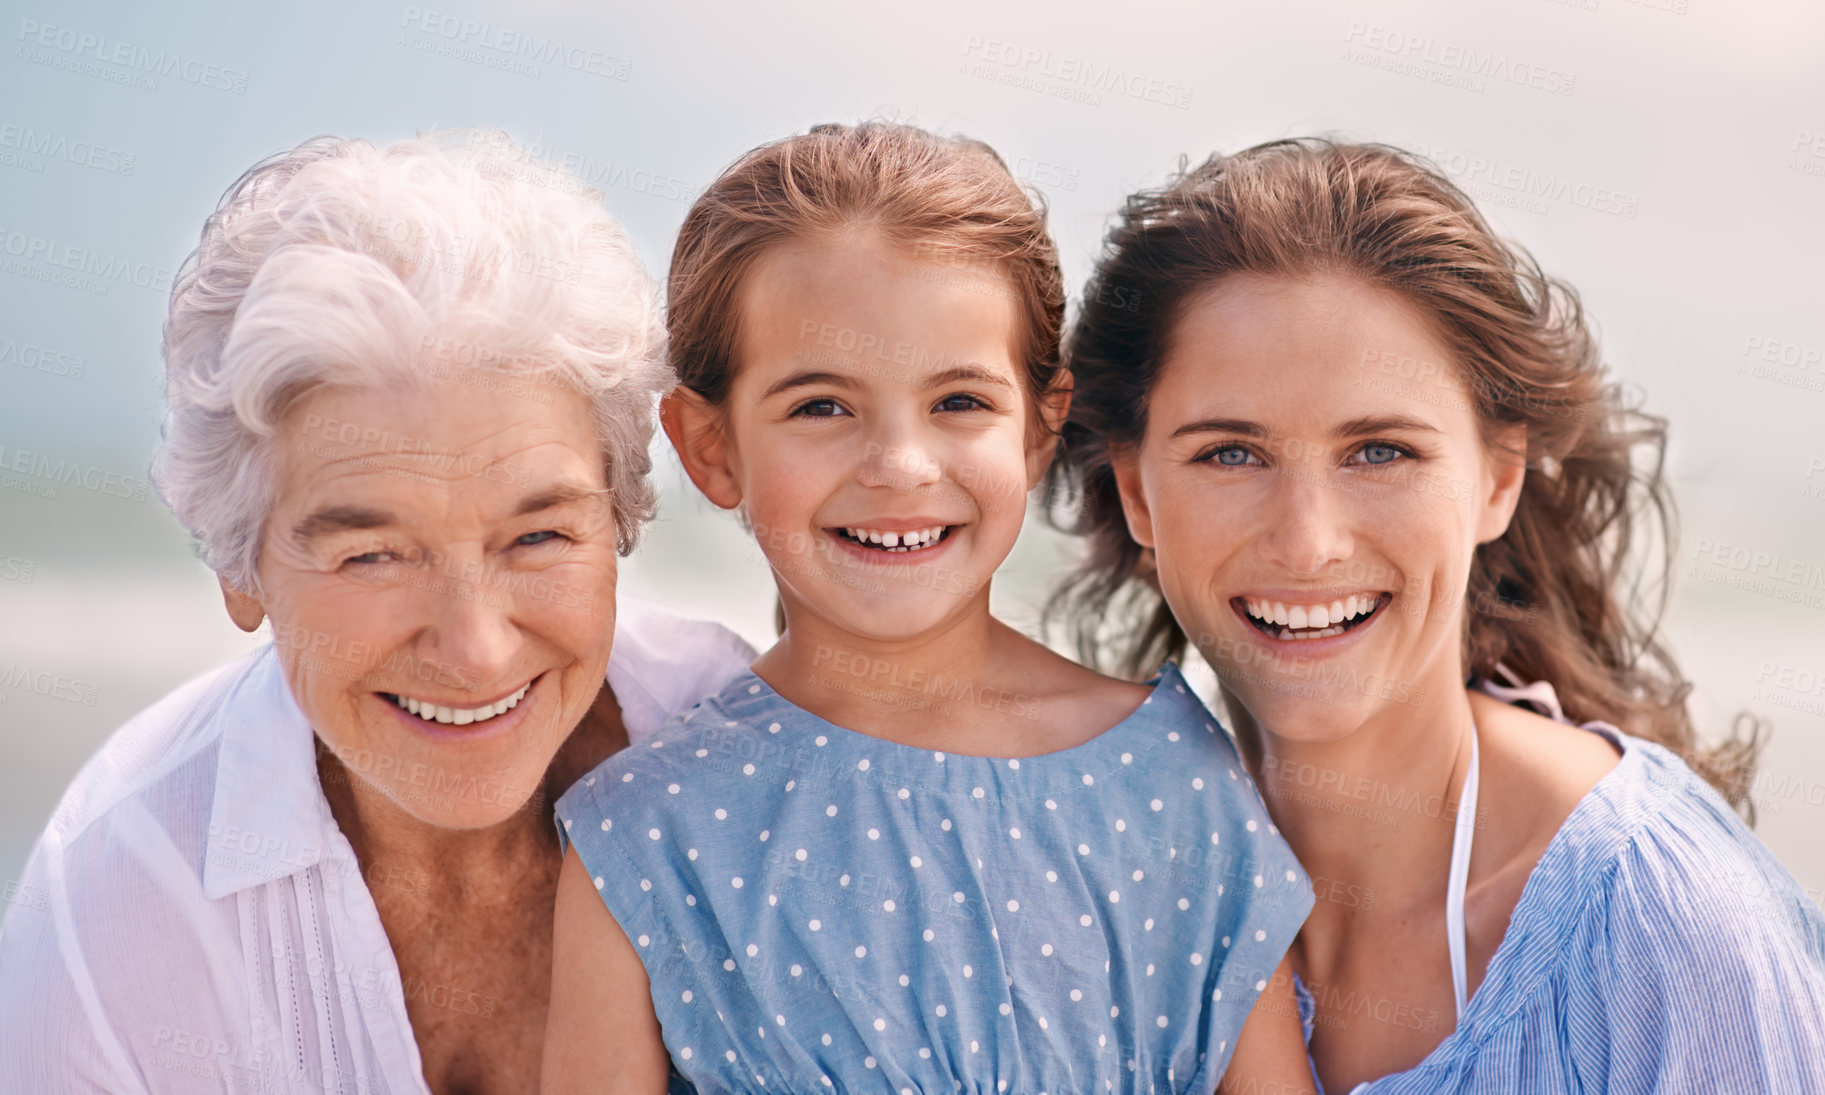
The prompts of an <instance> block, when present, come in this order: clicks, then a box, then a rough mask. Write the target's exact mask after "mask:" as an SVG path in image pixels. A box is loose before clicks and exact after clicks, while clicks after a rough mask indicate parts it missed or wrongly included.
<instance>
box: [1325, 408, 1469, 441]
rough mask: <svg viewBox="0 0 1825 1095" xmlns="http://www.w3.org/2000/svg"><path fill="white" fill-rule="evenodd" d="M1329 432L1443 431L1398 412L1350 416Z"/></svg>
mask: <svg viewBox="0 0 1825 1095" xmlns="http://www.w3.org/2000/svg"><path fill="white" fill-rule="evenodd" d="M1331 432H1332V434H1333V435H1335V436H1337V437H1361V436H1363V435H1364V434H1371V433H1397V432H1408V433H1443V432H1444V431H1443V430H1441V429H1439V428H1438V427H1437V426H1434V425H1433V424H1432V423H1430V422H1425V421H1422V420H1420V419H1417V418H1408V417H1407V416H1406V415H1399V414H1384V415H1364V416H1363V417H1361V418H1352V419H1350V420H1349V421H1348V422H1343V423H1340V424H1338V426H1337V428H1336V429H1334V430H1332V431H1331Z"/></svg>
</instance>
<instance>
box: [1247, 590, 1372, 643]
mask: <svg viewBox="0 0 1825 1095" xmlns="http://www.w3.org/2000/svg"><path fill="white" fill-rule="evenodd" d="M1393 599H1394V595H1393V594H1392V593H1387V592H1371V591H1364V592H1361V593H1350V594H1345V595H1343V596H1341V597H1332V598H1330V599H1329V600H1319V599H1317V598H1314V597H1310V596H1305V597H1299V598H1298V599H1297V600H1294V599H1291V598H1287V599H1280V598H1275V597H1267V596H1262V597H1231V598H1230V599H1229V603H1230V607H1231V608H1233V609H1235V611H1236V613H1237V615H1239V616H1241V617H1242V618H1243V619H1245V620H1247V621H1248V622H1249V623H1250V624H1252V625H1253V626H1254V628H1255V630H1256V631H1259V632H1261V634H1263V635H1266V636H1267V637H1268V638H1270V639H1278V640H1281V641H1291V642H1301V641H1310V640H1312V639H1328V638H1331V637H1333V636H1336V635H1342V634H1344V633H1345V632H1348V631H1353V630H1355V629H1356V628H1358V627H1361V626H1363V625H1364V624H1366V623H1368V622H1369V621H1370V620H1372V619H1374V618H1375V617H1376V616H1377V615H1379V614H1380V612H1381V610H1382V609H1383V608H1384V607H1385V606H1386V605H1387V604H1388V602H1389V601H1392V600H1393Z"/></svg>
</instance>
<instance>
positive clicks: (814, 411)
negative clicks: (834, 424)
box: [792, 399, 844, 418]
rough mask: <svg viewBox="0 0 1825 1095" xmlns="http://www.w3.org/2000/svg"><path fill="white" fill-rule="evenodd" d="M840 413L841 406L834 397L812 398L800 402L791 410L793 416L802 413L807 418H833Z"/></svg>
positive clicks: (841, 410) (841, 411)
mask: <svg viewBox="0 0 1825 1095" xmlns="http://www.w3.org/2000/svg"><path fill="white" fill-rule="evenodd" d="M842 413H844V411H843V408H842V407H841V406H839V405H838V404H837V401H836V400H834V399H812V400H809V401H807V402H804V403H800V404H799V405H798V406H797V407H795V408H794V409H793V411H792V414H793V416H794V417H797V416H798V415H804V416H805V417H807V418H835V417H836V416H837V415H839V414H842Z"/></svg>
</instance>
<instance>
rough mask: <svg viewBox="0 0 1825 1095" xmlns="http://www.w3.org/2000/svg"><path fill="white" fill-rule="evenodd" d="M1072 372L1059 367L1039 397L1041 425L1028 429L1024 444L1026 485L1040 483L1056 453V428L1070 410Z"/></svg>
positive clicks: (1030, 486)
mask: <svg viewBox="0 0 1825 1095" xmlns="http://www.w3.org/2000/svg"><path fill="white" fill-rule="evenodd" d="M1071 383H1072V381H1071V374H1070V373H1069V372H1066V371H1065V370H1064V369H1060V370H1058V372H1057V374H1056V375H1055V376H1054V378H1053V380H1052V390H1051V391H1049V392H1047V393H1046V395H1045V398H1043V399H1041V400H1040V401H1039V406H1038V408H1037V410H1038V414H1039V425H1040V427H1041V428H1040V429H1038V430H1033V431H1029V432H1030V433H1032V434H1034V435H1035V436H1033V438H1032V440H1031V441H1030V442H1029V443H1028V445H1027V489H1029V490H1031V489H1032V488H1034V487H1036V486H1038V485H1039V481H1040V479H1042V478H1043V477H1044V476H1045V474H1046V469H1047V468H1049V467H1051V466H1052V461H1053V459H1055V458H1056V457H1057V455H1058V445H1059V440H1060V438H1059V435H1058V432H1059V430H1061V429H1063V428H1064V424H1065V416H1066V415H1068V414H1070V412H1071Z"/></svg>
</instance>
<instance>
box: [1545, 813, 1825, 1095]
mask: <svg viewBox="0 0 1825 1095" xmlns="http://www.w3.org/2000/svg"><path fill="white" fill-rule="evenodd" d="M1682 805H1685V804H1682ZM1700 812H1702V813H1706V814H1709V815H1711V816H1707V817H1703V818H1688V817H1677V816H1676V817H1674V818H1668V819H1665V820H1663V821H1661V822H1660V823H1657V824H1650V825H1648V826H1645V827H1644V828H1643V829H1642V830H1641V831H1640V832H1639V833H1638V834H1637V835H1636V836H1635V838H1634V839H1633V840H1632V841H1631V842H1630V845H1629V847H1628V848H1627V849H1626V850H1625V851H1624V853H1623V855H1622V856H1621V858H1620V859H1619V861H1618V863H1617V865H1616V871H1615V874H1614V877H1613V878H1612V880H1611V883H1610V887H1609V894H1608V901H1607V904H1606V905H1604V906H1603V907H1601V908H1597V909H1594V910H1593V921H1594V922H1593V923H1591V924H1590V928H1591V931H1590V933H1589V935H1588V937H1587V938H1588V941H1589V943H1590V945H1591V950H1592V953H1591V954H1590V968H1589V978H1588V982H1589V988H1588V990H1586V993H1587V1003H1586V1009H1588V1011H1589V1012H1591V1013H1593V1014H1590V1016H1589V1017H1590V1019H1591V1020H1593V1021H1592V1022H1589V1023H1581V1022H1577V1021H1573V1022H1571V1023H1570V1024H1569V1029H1568V1030H1567V1032H1566V1033H1567V1037H1568V1039H1569V1041H1570V1042H1571V1043H1572V1050H1573V1052H1572V1057H1573V1059H1574V1060H1575V1061H1576V1062H1577V1068H1578V1072H1579V1073H1580V1076H1581V1078H1582V1079H1583V1080H1584V1081H1585V1083H1586V1085H1587V1086H1588V1087H1589V1088H1590V1089H1592V1090H1608V1091H1629V1092H1644V1093H1645V1092H1655V1093H1666V1095H1673V1093H1678V1092H1693V1091H1720V1092H1721V1091H1755V1092H1775V1093H1787V1092H1795V1093H1798V1092H1813V1093H1817V1092H1825V918H1822V917H1821V915H1820V912H1819V910H1818V908H1817V907H1816V906H1814V905H1813V904H1812V903H1811V902H1810V901H1808V900H1807V899H1806V897H1805V896H1804V894H1803V893H1802V892H1801V891H1800V888H1799V886H1798V884H1797V883H1796V882H1795V881H1794V880H1793V877H1792V876H1791V875H1789V874H1788V873H1787V871H1786V870H1785V868H1783V867H1782V866H1781V865H1780V863H1779V862H1778V861H1777V860H1775V858H1774V856H1773V855H1772V854H1771V853H1769V852H1768V850H1767V848H1766V847H1764V846H1763V845H1762V844H1761V842H1760V841H1759V840H1757V839H1756V838H1755V837H1754V836H1753V835H1752V834H1750V833H1749V831H1748V829H1747V828H1746V827H1744V826H1743V825H1742V824H1741V823H1740V822H1739V821H1737V819H1736V818H1735V816H1734V815H1730V814H1729V813H1728V811H1727V809H1726V808H1725V807H1724V806H1723V804H1722V802H1721V801H1718V802H1706V803H1703V804H1701V805H1700ZM1705 822H1708V823H1709V824H1706V823H1705ZM1574 968H1575V967H1574ZM1575 1010H1578V1009H1574V1012H1575Z"/></svg>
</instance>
